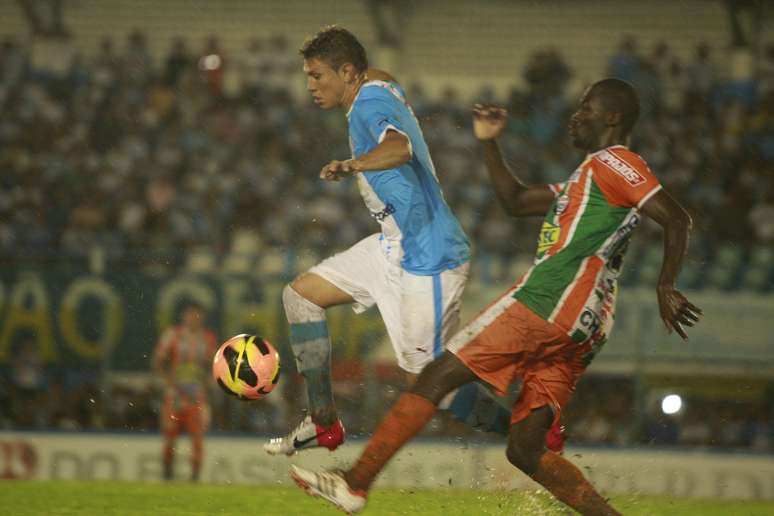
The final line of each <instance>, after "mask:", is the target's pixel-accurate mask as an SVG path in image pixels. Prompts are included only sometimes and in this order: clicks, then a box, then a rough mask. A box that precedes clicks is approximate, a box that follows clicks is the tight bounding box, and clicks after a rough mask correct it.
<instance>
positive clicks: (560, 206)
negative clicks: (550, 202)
mask: <svg viewBox="0 0 774 516" xmlns="http://www.w3.org/2000/svg"><path fill="white" fill-rule="evenodd" d="M569 204H570V196H569V195H567V194H562V195H561V196H559V197H558V198H557V199H556V204H555V205H554V212H555V213H556V214H557V215H561V214H562V213H564V210H566V209H567V206H568V205H569Z"/></svg>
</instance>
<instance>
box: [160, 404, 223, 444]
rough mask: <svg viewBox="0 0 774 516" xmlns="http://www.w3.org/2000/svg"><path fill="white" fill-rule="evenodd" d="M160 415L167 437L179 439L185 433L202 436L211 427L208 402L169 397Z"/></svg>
mask: <svg viewBox="0 0 774 516" xmlns="http://www.w3.org/2000/svg"><path fill="white" fill-rule="evenodd" d="M159 415H160V416H161V417H160V419H161V432H162V433H163V434H164V435H165V436H167V437H177V436H178V435H180V433H181V432H183V431H185V432H188V433H189V434H201V433H203V432H206V431H207V427H208V426H209V421H210V408H209V405H208V404H207V402H206V401H200V400H196V401H192V400H190V399H187V398H182V397H180V398H176V397H175V396H174V395H167V396H166V397H165V400H164V404H163V405H162V407H161V413H160V414H159Z"/></svg>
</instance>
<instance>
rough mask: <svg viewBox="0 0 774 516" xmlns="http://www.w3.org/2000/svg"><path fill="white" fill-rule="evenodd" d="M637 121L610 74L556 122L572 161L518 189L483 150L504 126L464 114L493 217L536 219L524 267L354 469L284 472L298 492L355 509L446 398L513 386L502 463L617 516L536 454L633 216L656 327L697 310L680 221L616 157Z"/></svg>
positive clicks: (686, 223)
mask: <svg viewBox="0 0 774 516" xmlns="http://www.w3.org/2000/svg"><path fill="white" fill-rule="evenodd" d="M638 116H639V100H638V98H637V94H636V93H635V91H634V89H633V88H632V87H631V85H630V84H628V83H626V82H624V81H620V80H617V79H604V80H602V81H599V82H597V83H595V84H594V85H593V86H592V87H591V88H589V89H588V90H587V92H586V93H585V94H584V96H583V98H582V99H581V102H580V105H579V107H578V110H577V111H576V113H575V114H574V115H573V116H572V119H571V121H570V125H569V134H570V138H571V139H572V142H573V144H574V145H575V146H576V147H578V148H580V149H582V150H584V151H585V152H586V158H585V159H584V160H583V162H582V163H581V165H580V166H579V167H578V168H577V169H576V170H575V171H574V172H573V173H572V175H571V176H570V177H569V179H568V180H567V181H566V182H564V183H561V184H556V185H538V186H527V185H525V184H524V183H522V182H521V181H520V180H519V179H518V178H516V177H514V176H513V174H511V172H510V171H509V170H508V168H507V166H506V165H505V162H504V161H503V158H502V156H501V154H500V151H499V149H498V146H497V143H496V138H497V137H498V136H499V135H500V133H501V132H502V131H503V129H504V128H505V123H506V112H505V110H503V109H501V108H497V107H492V106H480V105H479V106H476V107H475V109H474V113H473V126H474V131H475V134H476V137H477V138H478V139H479V140H480V141H481V142H482V145H483V147H484V157H485V161H486V165H487V168H488V170H489V174H490V177H491V180H492V182H493V183H494V186H495V190H496V192H497V195H498V198H499V200H500V202H501V204H502V205H503V207H504V208H505V210H506V212H507V213H508V214H509V215H512V216H528V215H542V216H544V217H545V219H544V222H543V227H542V228H541V230H540V234H539V237H538V246H537V253H536V256H535V262H534V265H533V266H532V267H531V268H530V269H529V270H528V271H527V272H526V274H524V276H522V278H521V279H520V280H519V281H517V282H516V283H515V284H514V285H513V286H512V287H510V288H509V289H508V290H506V292H505V293H504V294H503V296H502V297H500V298H499V299H496V300H495V301H494V302H493V303H492V304H491V305H490V306H489V307H488V308H486V309H485V310H484V311H483V312H482V313H481V314H479V315H478V316H477V318H476V319H474V320H473V321H472V322H471V323H470V324H468V326H467V327H465V328H464V329H463V330H462V331H460V332H459V333H458V334H457V335H456V336H455V337H453V338H452V339H451V341H450V342H449V345H448V346H447V350H446V351H445V352H444V354H443V355H442V356H441V357H440V358H439V359H438V360H435V361H434V362H433V363H431V364H430V365H428V366H427V367H426V368H425V369H424V371H423V372H422V374H421V375H420V376H419V379H418V380H417V382H416V383H415V384H414V386H413V387H412V388H411V390H410V392H408V393H406V394H404V395H403V396H401V398H400V399H399V400H398V402H397V403H396V404H395V406H394V407H393V409H392V411H391V412H390V413H389V414H388V415H387V416H386V417H385V419H384V420H383V421H382V423H381V425H380V426H379V428H378V429H377V430H376V432H375V433H374V435H373V437H372V438H371V440H370V442H369V443H368V445H367V447H366V449H365V450H364V451H363V453H362V454H361V456H360V458H359V460H358V461H357V463H356V464H355V465H354V467H352V468H351V469H350V470H348V471H346V472H343V473H342V472H310V471H306V470H303V469H301V468H297V467H293V468H292V469H291V476H292V477H293V478H294V480H296V482H297V483H298V484H299V485H300V486H301V487H303V488H304V489H306V491H307V492H309V493H311V494H315V495H318V496H322V497H324V498H326V499H327V500H329V501H331V502H333V503H334V504H336V505H338V506H339V507H340V508H343V509H344V510H346V511H349V512H358V511H360V510H361V509H362V508H363V507H364V506H365V502H366V495H367V491H368V489H369V487H370V485H371V483H372V482H373V481H374V479H375V478H376V476H377V474H378V473H379V472H380V471H381V470H382V469H383V468H384V466H385V465H386V464H387V462H388V461H389V460H390V458H391V457H392V456H393V455H394V454H395V453H396V452H397V451H398V450H399V449H400V448H401V447H402V446H403V445H404V444H405V443H406V442H407V441H408V440H410V439H411V438H412V437H413V436H414V435H416V434H417V433H418V432H419V431H420V430H421V429H422V428H423V427H424V426H425V425H426V424H427V422H428V421H430V418H431V417H432V415H433V413H434V412H435V410H436V406H437V404H438V402H439V401H440V400H441V399H442V398H443V397H444V396H445V395H446V394H447V393H448V392H450V391H451V390H452V389H454V388H456V387H457V386H459V385H462V384H464V383H466V382H470V381H471V380H473V379H479V380H482V381H484V382H486V383H488V384H489V385H491V386H492V387H493V388H494V389H495V390H497V391H501V392H504V391H505V390H506V388H507V387H508V385H509V384H510V383H511V382H513V381H515V380H517V379H521V380H522V381H523V387H522V390H521V394H520V396H519V398H518V399H517V400H516V402H515V403H514V405H513V408H512V413H511V431H510V436H509V439H508V448H507V452H506V455H507V457H508V460H509V461H510V462H511V463H512V464H513V465H514V466H516V467H517V468H518V469H520V470H521V471H523V472H524V473H526V474H527V475H529V476H530V477H531V478H532V479H533V480H535V481H536V482H538V483H540V484H542V485H543V486H544V487H545V488H546V489H547V490H548V491H550V492H551V493H553V494H554V496H556V497H557V498H558V499H559V500H561V501H562V502H564V503H566V504H567V505H569V506H570V507H572V508H573V509H575V510H577V511H579V512H580V513H582V514H599V515H608V514H618V513H617V512H616V511H615V509H613V508H612V507H611V506H610V505H609V504H608V503H607V501H606V500H605V499H604V498H603V497H602V496H600V495H599V493H597V491H596V490H595V489H594V488H593V487H592V486H591V484H590V483H589V482H588V481H587V480H586V479H585V478H584V477H583V475H582V473H581V472H580V471H579V470H578V468H576V467H575V466H574V465H573V464H572V463H571V462H569V461H568V460H566V459H564V458H563V457H561V456H560V455H558V454H556V453H553V452H552V451H550V450H547V449H546V448H545V446H544V439H545V435H546V432H547V430H548V429H549V428H550V427H551V425H552V423H555V422H556V421H557V420H558V418H559V416H560V413H561V410H562V408H563V407H564V406H565V404H566V403H567V402H568V400H569V399H570V396H571V395H572V392H573V391H574V388H575V384H576V383H577V381H578V379H579V378H580V376H581V374H582V373H583V371H584V369H585V368H586V366H587V365H588V364H589V362H590V360H591V359H592V358H593V356H594V355H595V354H596V353H597V352H598V351H599V349H600V348H601V346H602V345H603V344H604V343H605V341H606V340H607V338H608V335H609V333H610V330H611V327H612V324H613V310H614V307H615V298H616V294H617V290H618V289H617V285H616V280H617V278H618V275H619V273H620V271H621V266H622V260H623V257H624V254H625V252H626V247H627V245H628V242H629V239H630V238H631V235H632V231H633V230H634V228H635V227H636V226H637V224H638V223H639V222H640V220H641V218H642V217H643V216H648V217H650V218H652V219H653V220H655V221H656V222H657V223H659V224H660V225H661V226H662V227H663V228H664V260H663V265H662V269H661V276H660V278H659V281H658V285H657V287H656V294H657V299H658V305H659V310H660V314H661V318H662V320H663V322H664V324H665V325H666V328H667V330H668V331H669V332H670V333H671V332H672V331H676V332H677V333H678V334H679V335H680V336H681V337H682V338H683V339H687V335H686V332H685V328H684V326H693V325H694V324H695V323H696V322H697V321H698V320H699V317H700V315H701V310H700V309H699V308H697V307H696V306H694V305H693V304H691V303H690V302H689V301H688V300H687V299H686V298H685V296H683V294H682V293H680V292H679V291H678V290H677V289H676V288H675V280H676V278H677V274H678V271H679V270H680V265H681V264H682V261H683V257H684V255H685V251H686V247H687V243H688V233H689V230H690V226H691V219H690V217H689V216H688V214H687V213H686V211H685V210H684V209H683V208H682V207H681V206H680V205H679V204H678V203H677V202H676V201H675V200H674V199H673V198H672V197H670V196H669V194H668V193H667V192H666V191H664V190H663V189H662V187H661V185H660V184H659V182H658V180H657V179H656V177H655V176H654V175H653V173H652V172H651V171H650V169H649V168H648V166H647V165H646V163H645V161H644V160H643V159H642V157H640V156H639V155H637V154H636V153H634V152H632V151H630V150H629V149H628V148H627V144H628V142H629V137H630V134H631V131H632V128H633V126H634V124H635V122H636V120H637V118H638Z"/></svg>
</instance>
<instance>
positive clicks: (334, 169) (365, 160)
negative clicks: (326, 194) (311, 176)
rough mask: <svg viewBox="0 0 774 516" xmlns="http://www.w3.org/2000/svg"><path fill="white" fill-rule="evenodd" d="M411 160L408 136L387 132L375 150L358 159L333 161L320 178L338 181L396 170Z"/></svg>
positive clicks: (323, 169)
mask: <svg viewBox="0 0 774 516" xmlns="http://www.w3.org/2000/svg"><path fill="white" fill-rule="evenodd" d="M410 159H411V143H410V142H409V139H408V138H407V137H406V135H404V134H401V133H399V132H397V131H387V134H386V135H385V137H384V140H382V143H380V144H379V145H378V146H377V147H376V148H374V150H372V151H371V152H369V153H367V154H364V155H362V156H360V157H358V158H354V159H348V160H344V161H339V160H333V161H331V162H330V163H328V164H327V165H325V166H324V167H323V168H322V170H321V171H320V178H321V179H324V180H326V181H338V180H340V179H342V178H344V177H347V176H351V175H353V174H357V173H358V172H373V171H379V170H390V169H394V168H397V167H399V166H401V165H403V164H404V163H406V162H408V161H409V160H410Z"/></svg>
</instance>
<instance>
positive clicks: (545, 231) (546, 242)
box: [537, 221, 562, 253]
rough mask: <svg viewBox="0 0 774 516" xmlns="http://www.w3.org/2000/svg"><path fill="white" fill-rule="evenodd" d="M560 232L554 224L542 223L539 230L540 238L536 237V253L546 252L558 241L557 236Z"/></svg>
mask: <svg viewBox="0 0 774 516" xmlns="http://www.w3.org/2000/svg"><path fill="white" fill-rule="evenodd" d="M561 232H562V230H561V228H560V227H559V226H557V225H556V224H551V223H550V222H547V221H546V222H543V227H542V228H540V236H539V237H538V248H537V250H538V253H544V252H546V251H548V250H549V249H550V248H551V246H552V245H554V244H555V243H557V242H558V241H559V235H560V234H561Z"/></svg>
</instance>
